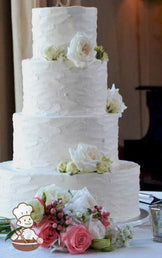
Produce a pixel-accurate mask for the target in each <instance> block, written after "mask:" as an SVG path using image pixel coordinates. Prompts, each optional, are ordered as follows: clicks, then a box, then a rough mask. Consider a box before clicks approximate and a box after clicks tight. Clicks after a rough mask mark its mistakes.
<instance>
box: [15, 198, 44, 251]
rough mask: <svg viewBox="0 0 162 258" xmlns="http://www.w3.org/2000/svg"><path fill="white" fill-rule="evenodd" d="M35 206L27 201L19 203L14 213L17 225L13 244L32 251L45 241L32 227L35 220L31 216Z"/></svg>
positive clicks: (17, 247)
mask: <svg viewBox="0 0 162 258" xmlns="http://www.w3.org/2000/svg"><path fill="white" fill-rule="evenodd" d="M32 211H33V207H32V206H31V205H29V204H26V203H19V204H18V206H17V207H16V208H14V209H13V211H12V213H13V215H14V216H15V218H16V220H17V222H16V224H17V226H19V228H17V229H16V228H15V227H14V229H15V232H14V233H13V235H12V236H11V240H12V245H13V246H14V247H15V248H16V249H18V250H21V251H32V250H35V249H37V248H38V247H39V245H40V244H42V243H43V239H42V238H39V237H38V236H37V234H36V233H35V231H34V230H33V229H32V226H33V224H34V221H33V219H32V217H31V213H32Z"/></svg>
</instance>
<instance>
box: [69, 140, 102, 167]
mask: <svg viewBox="0 0 162 258" xmlns="http://www.w3.org/2000/svg"><path fill="white" fill-rule="evenodd" d="M69 153H70V156H71V159H72V161H73V162H74V164H75V165H76V166H77V168H78V169H79V170H80V171H81V172H94V171H96V170H97V163H99V162H101V160H102V156H103V154H102V153H101V152H99V151H98V150H97V148H96V146H93V145H87V144H81V143H80V144H78V147H77V148H76V149H72V148H69Z"/></svg>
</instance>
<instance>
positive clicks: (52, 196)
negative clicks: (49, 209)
mask: <svg viewBox="0 0 162 258" xmlns="http://www.w3.org/2000/svg"><path fill="white" fill-rule="evenodd" d="M43 193H45V195H46V205H49V204H51V203H52V201H54V200H57V199H59V198H61V199H62V200H63V202H64V203H67V202H69V201H70V199H71V195H70V193H69V192H68V191H67V190H66V189H63V188H61V187H58V186H56V185H54V184H53V185H47V186H45V187H41V188H40V189H39V190H38V192H37V193H36V197H40V198H42V194H43Z"/></svg>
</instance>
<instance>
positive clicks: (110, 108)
mask: <svg viewBox="0 0 162 258" xmlns="http://www.w3.org/2000/svg"><path fill="white" fill-rule="evenodd" d="M106 108H107V112H108V113H120V114H121V113H122V112H123V111H124V110H125V109H126V108H127V107H126V106H125V104H124V102H123V99H122V96H121V95H120V94H119V89H116V88H115V85H114V84H113V85H112V88H111V89H108V91H107V107H106Z"/></svg>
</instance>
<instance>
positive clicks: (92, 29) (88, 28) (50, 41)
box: [32, 6, 97, 57]
mask: <svg viewBox="0 0 162 258" xmlns="http://www.w3.org/2000/svg"><path fill="white" fill-rule="evenodd" d="M32 25H33V56H34V57H40V56H41V55H42V50H43V49H44V48H45V47H48V46H50V45H55V46H61V45H67V44H69V42H70V41H71V39H72V38H73V36H74V35H75V34H76V33H77V32H78V31H80V32H83V33H86V34H87V35H89V38H90V40H91V42H92V44H93V45H94V46H95V45H96V37H97V32H96V28H97V9H96V8H94V7H90V8H87V7H81V6H72V7H61V8H60V7H52V8H35V9H33V15H32Z"/></svg>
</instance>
